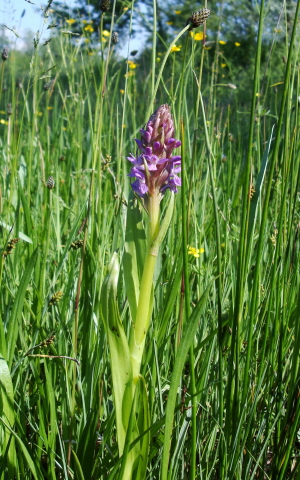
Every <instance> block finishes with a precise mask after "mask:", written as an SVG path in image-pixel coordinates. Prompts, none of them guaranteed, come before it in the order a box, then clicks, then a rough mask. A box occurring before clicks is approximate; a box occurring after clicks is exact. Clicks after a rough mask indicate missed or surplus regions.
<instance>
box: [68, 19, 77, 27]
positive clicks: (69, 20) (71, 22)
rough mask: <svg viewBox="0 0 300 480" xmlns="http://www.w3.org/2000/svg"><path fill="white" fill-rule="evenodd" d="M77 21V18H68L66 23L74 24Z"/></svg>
mask: <svg viewBox="0 0 300 480" xmlns="http://www.w3.org/2000/svg"><path fill="white" fill-rule="evenodd" d="M75 22H76V20H74V18H69V19H68V20H66V23H67V24H68V25H73V23H75Z"/></svg>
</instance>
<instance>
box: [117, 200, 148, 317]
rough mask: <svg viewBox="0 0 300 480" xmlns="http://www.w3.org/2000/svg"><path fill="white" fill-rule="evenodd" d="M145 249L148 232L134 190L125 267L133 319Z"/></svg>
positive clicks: (126, 286)
mask: <svg viewBox="0 0 300 480" xmlns="http://www.w3.org/2000/svg"><path fill="white" fill-rule="evenodd" d="M145 251H146V234H145V228H144V225H143V220H142V213H141V211H140V207H139V205H138V202H137V201H136V199H135V196H134V194H133V192H131V193H130V196H129V201H128V210H127V220H126V235H125V250H124V255H123V269H124V282H125V288H126V294H127V298H128V303H129V308H130V313H131V318H132V320H133V321H134V320H135V318H136V311H137V304H138V299H139V294H140V280H141V278H142V273H143V271H142V269H143V265H144V259H145Z"/></svg>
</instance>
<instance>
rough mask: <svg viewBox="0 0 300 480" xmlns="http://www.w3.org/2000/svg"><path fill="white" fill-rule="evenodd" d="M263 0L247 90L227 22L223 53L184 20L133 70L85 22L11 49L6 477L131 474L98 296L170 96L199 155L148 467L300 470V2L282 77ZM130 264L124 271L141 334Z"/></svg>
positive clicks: (173, 247) (163, 298)
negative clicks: (152, 118) (120, 440)
mask: <svg viewBox="0 0 300 480" xmlns="http://www.w3.org/2000/svg"><path fill="white" fill-rule="evenodd" d="M260 8H261V15H260V23H259V27H258V33H257V37H256V40H255V43H253V47H255V50H256V59H255V61H254V63H253V64H252V66H251V68H250V69H249V72H250V71H251V72H252V73H251V75H252V77H251V82H252V87H253V88H252V92H251V94H250V93H249V92H248V97H247V98H242V97H241V93H240V92H241V91H244V90H245V89H246V85H247V83H246V79H245V78H244V76H243V75H244V74H241V76H240V78H241V81H240V82H239V77H238V65H234V67H232V72H233V73H232V72H231V73H230V74H229V75H228V78H226V77H222V75H224V73H223V71H225V67H222V64H224V63H225V60H224V55H225V49H224V51H223V52H222V50H221V48H223V47H222V44H220V43H219V41H218V38H217V37H216V38H215V39H214V40H216V43H215V47H214V48H212V49H211V50H208V49H207V48H206V45H205V42H204V43H203V38H205V37H204V36H203V37H202V41H199V40H197V39H196V38H195V36H194V37H193V36H188V34H187V33H185V35H186V38H185V37H182V38H183V39H184V41H182V48H181V50H180V51H179V50H178V49H177V50H173V51H172V46H174V45H173V44H175V43H176V38H175V39H174V38H172V39H170V41H169V42H168V43H167V44H166V45H165V47H164V54H166V52H168V54H167V55H166V56H165V57H164V56H162V60H161V62H160V64H159V65H160V67H159V69H157V65H156V58H157V57H159V56H158V55H156V53H160V52H158V51H156V47H157V45H156V39H155V41H153V42H154V43H153V51H152V55H153V56H152V61H149V58H148V57H147V52H145V54H144V55H145V56H144V57H143V56H142V55H141V56H140V58H137V59H136V57H134V60H132V58H131V59H130V61H131V62H133V63H134V65H135V68H130V63H126V60H124V59H120V58H118V57H117V55H116V54H115V51H114V50H113V45H112V43H111V41H110V40H109V41H108V42H106V43H105V42H104V40H103V39H102V41H101V42H100V43H99V44H97V42H95V44H92V42H87V43H85V45H87V47H84V45H83V43H82V42H81V41H79V42H77V41H76V35H72V34H70V33H69V34H66V33H59V34H57V35H56V36H53V40H52V41H51V42H48V43H47V45H45V46H42V45H40V43H39V36H36V37H35V44H34V48H33V51H32V55H31V56H27V54H25V53H24V54H20V52H17V51H14V50H13V49H11V48H9V56H8V58H7V59H6V60H5V61H4V60H3V58H2V67H1V69H2V70H1V87H2V88H1V99H0V101H1V104H0V115H1V117H0V135H1V139H0V149H1V158H2V169H1V177H0V215H1V218H0V226H1V231H2V245H1V248H2V252H1V259H0V282H1V290H0V295H1V301H0V313H1V322H0V352H1V359H0V385H1V389H0V397H1V402H0V404H1V415H0V417H1V423H0V435H1V468H0V471H2V472H4V473H3V475H4V477H3V478H6V477H7V478H15V477H16V478H22V479H31V478H36V479H42V478H49V479H55V478H58V477H60V478H69V476H74V477H76V478H91V479H100V478H111V479H112V478H120V472H121V469H122V462H123V460H124V459H123V458H122V457H120V458H119V454H118V446H117V440H116V417H115V410H114V407H113V405H114V403H113V399H114V391H113V385H112V366H111V365H110V357H109V350H108V345H107V336H106V334H105V331H104V326H103V324H102V322H101V319H100V311H101V297H100V292H101V288H102V285H103V282H104V279H105V277H106V274H107V268H108V264H109V261H110V259H111V258H112V256H113V255H114V252H116V251H117V252H118V253H117V254H115V255H119V258H121V257H122V254H123V248H124V235H125V233H124V232H125V228H126V225H125V223H126V212H127V210H128V208H130V205H129V203H128V192H129V183H128V178H127V174H128V172H129V167H128V165H127V163H128V162H127V160H126V157H127V156H128V154H129V153H130V151H133V149H134V142H133V138H135V137H137V136H138V129H139V128H141V127H142V126H143V125H144V124H145V121H146V120H147V119H148V117H149V114H150V113H152V111H153V110H155V108H156V107H155V106H154V103H155V105H156V106H157V105H160V104H164V103H169V104H170V105H171V106H172V111H173V113H174V121H175V125H176V129H177V132H178V131H180V132H181V140H182V162H183V166H184V169H183V172H182V181H183V189H182V190H181V192H179V194H178V196H179V199H178V202H177V204H176V206H175V209H174V214H173V218H172V222H171V226H170V228H169V230H168V232H167V234H166V239H165V241H164V243H163V245H162V248H161V251H160V253H159V255H158V260H157V268H156V270H155V272H154V296H153V298H154V301H153V317H152V318H153V320H152V322H151V324H150V327H149V332H148V335H147V338H146V348H145V354H144V357H143V362H142V366H141V374H142V375H143V377H144V378H145V379H146V383H147V395H148V403H149V415H150V429H149V431H148V432H147V435H149V437H150V447H149V462H148V466H147V473H146V477H147V478H149V479H150V478H153V479H154V478H161V479H163V480H164V479H167V478H168V479H173V478H174V479H175V478H176V479H177V478H193V479H194V478H205V479H208V478H237V479H253V478H261V479H263V478H276V479H279V480H284V479H286V478H291V479H292V478H297V475H298V473H297V471H298V469H299V415H300V413H299V412H300V408H299V348H300V330H299V322H298V321H297V319H298V317H299V314H300V295H299V213H298V208H297V205H298V204H297V201H298V192H299V179H300V171H299V159H298V157H299V154H298V145H299V102H298V97H299V78H298V70H297V61H296V59H297V58H298V56H297V55H298V53H299V38H298V36H297V35H299V34H297V30H296V27H297V18H298V11H299V4H297V6H296V12H295V20H294V23H293V25H294V26H293V29H292V30H287V31H288V33H287V37H286V44H285V52H284V54H285V57H286V63H282V67H281V73H282V75H281V77H280V79H279V78H278V77H276V71H277V70H276V69H275V67H274V64H275V62H276V63H278V62H277V52H276V49H274V48H272V49H270V50H269V57H268V59H267V62H266V63H264V64H263V65H262V63H261V62H262V60H261V59H262V55H261V53H262V50H263V51H264V49H265V48H266V46H265V44H264V42H263V33H264V29H265V28H267V27H268V24H267V22H268V17H265V12H266V7H265V6H264V2H261V6H260ZM154 21H155V22H156V19H155V16H154ZM78 22H79V20H78ZM184 24H185V20H184V21H183V25H182V28H183V27H184ZM289 27H290V26H289ZM76 28H77V27H76ZM71 29H72V24H69V25H68V28H65V30H70V31H71ZM113 29H114V25H112V29H111V32H112V31H113ZM187 30H188V27H187ZM100 31H101V25H100ZM75 33H76V32H75ZM84 35H85V36H86V37H85V38H86V39H89V40H91V38H92V37H89V36H88V35H92V33H91V32H89V31H85V33H84ZM101 38H102V37H101ZM107 38H108V37H107ZM109 38H111V36H110V37H109ZM91 44H92V45H91ZM208 47H209V45H208ZM160 48H162V47H161V46H160V45H159V47H158V50H159V49H160ZM178 48H179V47H178ZM237 48H238V47H237ZM89 53H93V55H89ZM227 53H228V52H227ZM20 58H21V59H22V62H20ZM144 59H145V63H144V64H143V61H144ZM146 60H147V61H146ZM131 65H132V64H131ZM234 72H236V73H234ZM129 73H130V74H129ZM128 74H129V75H128ZM224 78H225V79H224ZM281 82H283V83H281ZM46 85H47V88H45V86H46ZM229 85H235V86H237V88H235V89H234V88H232V87H230V86H229ZM4 86H5V88H4ZM48 87H49V88H48ZM247 88H248V86H247ZM241 100H242V101H241ZM8 104H10V105H11V106H10V107H8ZM3 112H4V113H3ZM9 112H10V113H9ZM133 153H134V152H133ZM17 239H19V240H18V242H16V240H17ZM188 246H189V247H190V248H189V250H188ZM13 247H15V248H13ZM202 250H204V252H202ZM200 252H201V253H200ZM188 253H190V255H188ZM125 279H126V272H124V271H122V269H121V270H120V275H119V280H118V284H117V290H116V291H117V298H116V301H117V304H118V308H119V310H120V320H121V321H122V324H123V327H124V331H125V333H126V334H128V335H129V332H130V328H131V317H130V309H129V306H128V299H127V293H126V288H125V285H124V282H125V281H126V280H125ZM61 292H63V295H61ZM58 299H59V301H57V300H58ZM54 300H55V301H54ZM53 332H54V333H53ZM54 334H55V339H54V338H52V336H53V335H54ZM48 339H52V340H51V341H50V340H49V341H47V340H48ZM36 348H43V350H42V353H40V354H38V353H37V351H36V350H35V349H36ZM28 352H30V353H28ZM74 360H75V361H74ZM129 447H130V445H128V449H129Z"/></svg>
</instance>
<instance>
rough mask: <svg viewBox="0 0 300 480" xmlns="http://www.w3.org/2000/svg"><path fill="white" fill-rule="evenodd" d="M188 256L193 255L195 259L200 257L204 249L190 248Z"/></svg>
mask: <svg viewBox="0 0 300 480" xmlns="http://www.w3.org/2000/svg"><path fill="white" fill-rule="evenodd" d="M188 249H189V251H188V255H193V256H194V257H196V258H198V257H200V254H201V253H203V252H204V248H195V247H188Z"/></svg>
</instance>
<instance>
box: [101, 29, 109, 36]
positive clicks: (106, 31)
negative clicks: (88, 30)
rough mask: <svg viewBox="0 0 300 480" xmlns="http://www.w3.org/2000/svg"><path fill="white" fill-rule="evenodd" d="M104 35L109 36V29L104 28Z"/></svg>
mask: <svg viewBox="0 0 300 480" xmlns="http://www.w3.org/2000/svg"><path fill="white" fill-rule="evenodd" d="M102 35H103V36H104V37H109V35H110V33H109V31H108V30H103V32H102Z"/></svg>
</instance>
